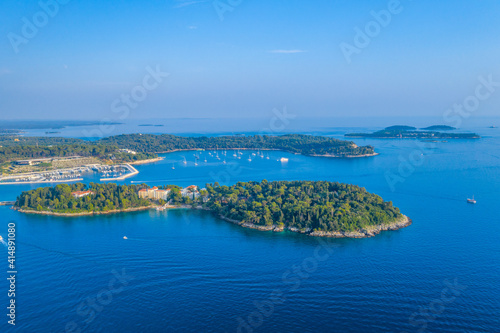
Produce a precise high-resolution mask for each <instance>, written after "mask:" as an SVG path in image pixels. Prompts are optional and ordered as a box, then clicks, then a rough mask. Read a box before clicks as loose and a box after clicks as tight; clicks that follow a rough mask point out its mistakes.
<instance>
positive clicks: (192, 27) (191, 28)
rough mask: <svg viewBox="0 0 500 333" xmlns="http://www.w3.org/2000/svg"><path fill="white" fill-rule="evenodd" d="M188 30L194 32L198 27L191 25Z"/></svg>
mask: <svg viewBox="0 0 500 333" xmlns="http://www.w3.org/2000/svg"><path fill="white" fill-rule="evenodd" d="M188 29H189V30H194V29H198V27H197V26H195V25H190V26H188Z"/></svg>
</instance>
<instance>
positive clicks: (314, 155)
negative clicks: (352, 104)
mask: <svg viewBox="0 0 500 333" xmlns="http://www.w3.org/2000/svg"><path fill="white" fill-rule="evenodd" d="M200 149H202V150H204V151H208V150H262V151H282V152H284V153H288V154H294V155H304V156H312V157H331V158H357V157H372V156H377V155H379V153H376V152H374V153H373V154H363V155H333V154H324V155H319V154H311V155H306V154H302V153H296V152H292V151H287V150H282V149H274V148H189V149H174V150H169V151H162V152H156V153H155V154H170V153H176V152H180V151H198V150H200Z"/></svg>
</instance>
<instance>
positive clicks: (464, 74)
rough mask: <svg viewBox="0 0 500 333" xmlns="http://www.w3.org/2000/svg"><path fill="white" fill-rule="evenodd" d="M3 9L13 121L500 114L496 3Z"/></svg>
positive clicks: (240, 1)
mask: <svg viewBox="0 0 500 333" xmlns="http://www.w3.org/2000/svg"><path fill="white" fill-rule="evenodd" d="M41 4H45V5H41ZM55 4H57V5H55ZM376 13H378V14H376ZM0 15H1V16H0V18H1V19H0V118H3V119H22V118H44V119H47V118H49V119H103V118H109V119H112V120H117V119H118V118H120V119H122V118H123V119H125V118H126V117H130V118H148V117H151V118H161V117H266V116H269V115H270V113H271V110H273V108H283V107H284V106H286V107H287V109H288V110H289V111H290V112H293V113H294V114H295V115H299V116H303V117H306V116H311V117H315V116H317V117H324V116H329V117H336V116H339V117H340V116H378V115H380V116H391V115H398V116H418V115H426V116H427V115H431V116H440V115H442V114H443V113H445V112H446V110H447V109H448V108H450V107H451V106H452V105H453V104H454V103H462V102H464V100H467V99H468V102H469V103H472V104H471V105H472V106H470V107H471V108H473V113H474V114H475V115H477V116H487V115H499V114H500V83H498V84H495V82H500V66H499V65H500V2H499V1H497V0H482V1H473V0H469V1H460V0H453V1H452V0H446V1H435V0H433V1H431V0H413V1H410V0H402V1H400V2H399V4H398V3H397V2H396V1H386V0H384V1H379V0H369V1H368V0H357V1H352V0H343V1H340V0H315V1H305V0H302V1H296V0H287V1H276V0H275V1H272V0H220V1H218V0H217V1H212V0H209V1H202V0H201V1H196V0H178V1H172V0H170V1H167V0H163V1H159V0H151V1H139V0H129V1H126V0H124V1H104V0H100V1H93V0H86V1H83V0H71V1H68V0H64V1H63V0H60V1H59V2H55V0H42V1H41V2H40V3H39V2H38V1H2V2H1V4H0ZM376 17H377V18H376ZM157 71H159V72H160V73H157V74H154V75H151V72H157ZM164 73H169V75H168V76H166V74H164ZM480 76H482V77H483V79H484V80H486V81H488V80H489V81H493V83H491V82H490V84H489V86H488V87H485V86H484V83H481V81H480V80H479V79H478V78H479V77H480ZM489 76H491V77H490V78H489ZM480 84H483V87H482V88H480V93H481V95H480V96H481V98H480V99H478V100H479V102H480V103H479V104H478V105H474V96H476V94H477V87H478V85H480ZM481 89H482V90H481ZM488 89H489V90H488ZM488 92H489V94H488ZM471 96H472V99H471Z"/></svg>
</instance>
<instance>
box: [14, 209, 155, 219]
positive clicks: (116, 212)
mask: <svg viewBox="0 0 500 333" xmlns="http://www.w3.org/2000/svg"><path fill="white" fill-rule="evenodd" d="M155 208H156V206H142V207H134V208H126V209H113V210H108V211H106V212H81V213H57V212H50V211H46V210H44V211H37V210H29V209H20V208H15V207H14V208H12V209H13V210H17V211H18V212H20V213H24V214H38V215H51V216H64V217H78V216H89V215H109V214H118V213H128V212H137V211H142V210H148V209H155Z"/></svg>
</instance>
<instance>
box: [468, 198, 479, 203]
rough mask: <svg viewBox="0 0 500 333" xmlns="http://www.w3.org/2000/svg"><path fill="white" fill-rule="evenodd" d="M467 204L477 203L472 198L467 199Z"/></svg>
mask: <svg viewBox="0 0 500 333" xmlns="http://www.w3.org/2000/svg"><path fill="white" fill-rule="evenodd" d="M467 203H470V204H475V203H477V201H476V199H474V196H472V199H467Z"/></svg>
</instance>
